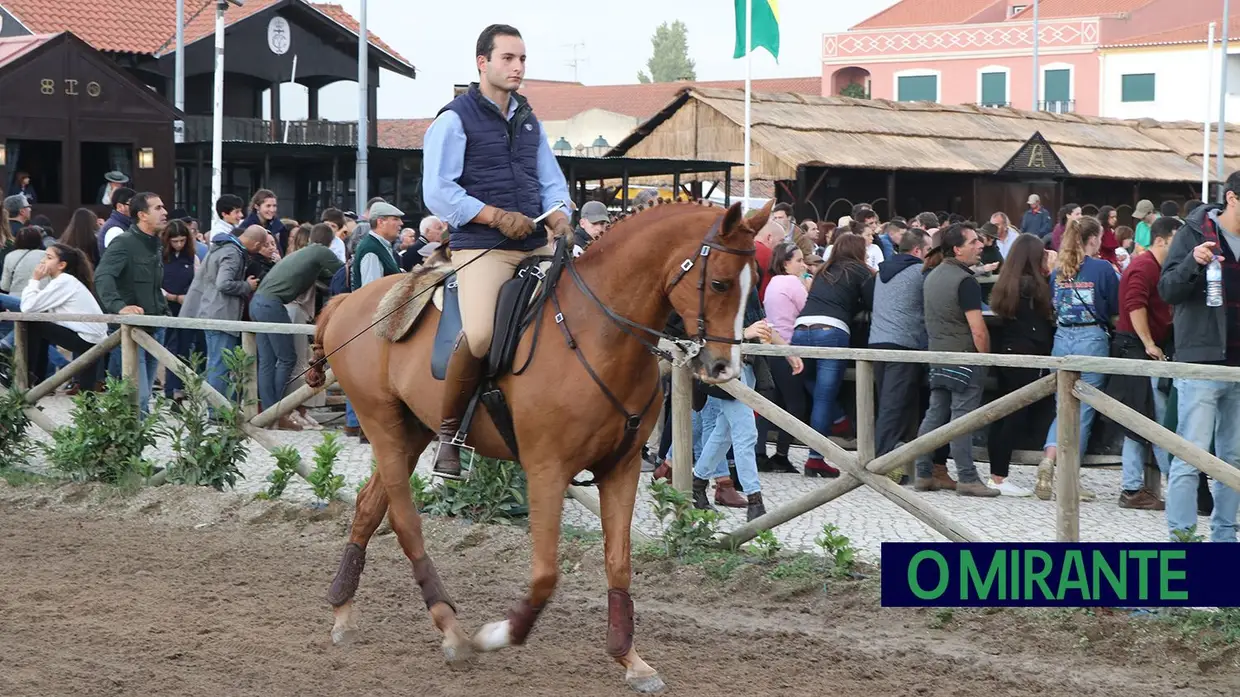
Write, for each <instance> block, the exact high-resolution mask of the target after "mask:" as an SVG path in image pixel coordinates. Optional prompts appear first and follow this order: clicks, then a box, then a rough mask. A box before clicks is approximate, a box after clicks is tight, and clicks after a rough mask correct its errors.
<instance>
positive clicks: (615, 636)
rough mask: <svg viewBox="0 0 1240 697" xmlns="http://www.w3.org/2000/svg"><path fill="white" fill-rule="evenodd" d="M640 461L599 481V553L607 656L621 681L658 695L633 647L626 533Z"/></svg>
mask: <svg viewBox="0 0 1240 697" xmlns="http://www.w3.org/2000/svg"><path fill="white" fill-rule="evenodd" d="M640 476H641V458H640V457H638V456H636V455H635V456H634V457H632V458H629V459H628V460H627V461H621V462H620V463H618V464H617V465H616V466H615V467H613V468H612V469H611V471H610V472H607V473H606V474H604V475H603V476H602V477H601V478H600V481H599V506H600V513H601V514H602V519H603V554H604V557H605V562H606V565H607V654H608V655H609V656H611V657H612V658H614V659H615V660H616V662H617V663H619V664H620V665H622V666H624V668H625V675H624V679H625V681H626V682H627V683H628V684H629V687H631V688H633V689H634V690H636V691H637V692H646V693H649V692H659V691H661V690H662V689H663V687H664V685H663V680H662V679H661V678H660V677H659V673H658V672H657V671H656V670H655V669H654V668H651V667H650V666H649V665H648V664H647V663H646V662H645V661H643V660H642V659H641V656H638V655H637V650H636V649H634V648H633V599H632V597H631V596H630V595H629V584H630V582H631V579H632V571H633V568H632V564H631V556H630V555H631V546H630V530H631V527H630V526H631V525H632V523H633V506H634V504H635V503H636V501H637V483H638V479H639V477H640Z"/></svg>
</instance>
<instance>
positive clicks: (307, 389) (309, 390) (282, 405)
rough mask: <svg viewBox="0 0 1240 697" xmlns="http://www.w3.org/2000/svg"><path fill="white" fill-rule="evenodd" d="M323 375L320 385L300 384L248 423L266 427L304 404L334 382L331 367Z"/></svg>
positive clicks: (334, 375)
mask: <svg viewBox="0 0 1240 697" xmlns="http://www.w3.org/2000/svg"><path fill="white" fill-rule="evenodd" d="M323 377H324V379H323V384H322V385H321V386H319V387H311V386H309V385H302V386H301V387H298V388H297V389H296V390H293V391H292V392H290V393H289V394H288V395H286V396H285V397H284V399H281V400H280V401H279V402H276V404H275V406H273V407H272V408H270V409H264V410H262V411H261V412H259V413H258V414H257V415H256V416H254V418H252V419H250V424H251V425H253V426H255V427H257V428H267V427H268V426H270V425H272V424H274V423H275V422H277V421H279V420H280V419H282V418H284V417H285V416H288V415H289V414H291V413H292V412H293V410H295V409H297V407H299V406H301V405H302V404H304V403H305V402H306V400H308V399H310V398H311V397H313V396H315V395H316V394H318V393H320V392H322V391H324V390H326V389H327V388H329V387H331V386H332V385H334V384H336V374H335V373H333V372H332V370H331V368H328V369H327V372H326V373H324V375H323Z"/></svg>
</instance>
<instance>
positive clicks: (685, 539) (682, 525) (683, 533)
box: [650, 479, 723, 557]
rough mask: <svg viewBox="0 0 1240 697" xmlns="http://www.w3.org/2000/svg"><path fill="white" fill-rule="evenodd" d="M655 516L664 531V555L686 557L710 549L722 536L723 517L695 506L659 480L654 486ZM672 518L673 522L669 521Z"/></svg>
mask: <svg viewBox="0 0 1240 697" xmlns="http://www.w3.org/2000/svg"><path fill="white" fill-rule="evenodd" d="M650 496H651V498H653V499H654V513H655V516H656V517H658V519H659V527H660V529H661V530H662V531H663V546H664V552H665V553H666V554H667V555H668V556H677V557H684V556H685V555H686V554H688V553H689V552H692V551H695V550H701V549H705V548H707V547H711V546H713V544H714V541H715V535H716V534H718V533H719V523H720V522H722V521H723V514H722V513H720V512H719V511H709V510H707V511H703V510H698V509H696V508H694V507H693V501H691V500H690V499H689V497H688V496H687V495H686V494H685V493H684V492H681V491H678V490H677V489H676V488H675V487H673V486H672V485H671V484H669V483H667V482H666V481H664V480H662V479H660V480H656V481H654V482H652V483H651V485H650ZM669 519H670V520H669Z"/></svg>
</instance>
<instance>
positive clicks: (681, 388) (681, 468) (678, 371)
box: [672, 355, 693, 493]
mask: <svg viewBox="0 0 1240 697" xmlns="http://www.w3.org/2000/svg"><path fill="white" fill-rule="evenodd" d="M678 357H679V355H678ZM672 485H673V486H675V487H676V489H678V490H679V491H683V492H685V493H688V492H690V491H692V490H693V372H692V369H691V368H690V367H689V364H688V363H686V364H685V365H683V366H681V367H675V366H673V367H672Z"/></svg>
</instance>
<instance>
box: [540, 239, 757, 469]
mask: <svg viewBox="0 0 1240 697" xmlns="http://www.w3.org/2000/svg"><path fill="white" fill-rule="evenodd" d="M722 221H723V216H722V215H720V216H719V218H718V219H716V220H715V222H714V224H712V225H711V226H710V230H708V231H707V233H706V237H705V238H704V239H703V240H702V246H701V247H700V248H699V249H698V252H697V254H696V255H695V256H694V257H692V258H689V259H685V260H684V261H683V262H682V263H681V264H680V273H678V274H676V277H675V278H674V279H672V282H671V284H670V285H668V287H667V290H666V291H665V292H666V293H671V291H672V289H673V288H675V287H676V284H678V283H680V281H681V280H682V279H683V278H684V277H685V275H686V274H688V273H689V271H690V270H691V269H693V267H694V266H698V262H699V261H700V262H701V264H700V268H701V272H700V273H699V276H698V284H697V289H698V333H697V336H696V337H695V338H694V339H692V340H684V339H679V338H677V337H673V336H671V335H669V334H667V333H665V332H662V331H659V330H657V329H654V328H652V327H647V326H646V325H644V324H639V323H637V322H634V321H633V320H630V319H628V318H627V317H624V316H623V315H621V314H619V313H618V312H616V311H615V310H613V309H611V308H610V307H608V305H607V303H605V302H603V301H602V300H601V299H600V298H599V297H598V295H596V294H595V293H594V291H592V290H591V289H590V287H589V286H588V285H587V284H586V282H585V279H583V278H582V277H581V274H580V273H578V271H577V266H576V264H575V263H574V261H573V259H572V256H571V254H569V252H568V246H567V244H563V245H560V247H559V248H558V249H557V250H556V256H557V257H559V258H558V259H557V260H556V261H557V263H556V264H555V266H560V265H563V266H566V267H567V268H568V273H569V275H570V276H572V278H573V283H575V284H576V285H577V288H579V289H580V290H581V292H582V293H583V294H584V295H585V296H586V297H587V298H589V299H590V300H591V302H593V303H594V304H595V305H596V306H597V307H598V308H599V309H600V310H602V312H603V314H604V315H605V316H606V317H607V318H608V319H609V320H611V322H612V323H613V324H615V325H616V326H617V327H619V328H620V329H621V331H623V332H624V333H625V334H628V335H629V336H631V337H633V338H634V339H636V340H637V341H638V342H639V343H641V344H642V345H643V346H645V347H646V349H647V350H648V351H650V352H651V353H652V354H654V355H656V356H658V357H660V358H663V359H665V360H667V361H669V362H671V363H672V364H673V365H676V366H677V367H680V366H681V365H684V364H685V363H686V362H688V361H689V360H691V359H692V358H693V357H695V356H697V354H698V353H699V352H700V351H701V349H702V347H703V346H705V345H706V342H708V341H714V342H719V343H726V344H731V345H736V344H739V343H741V340H740V339H736V338H733V337H720V336H713V335H710V334H707V333H706V319H705V312H706V281H707V275H706V267H707V266H708V264H709V261H710V252H711V250H712V249H714V250H717V251H719V252H724V253H727V254H736V255H738V256H753V255H754V254H755V252H756V250H755V249H732V248H731V247H728V246H726V245H722V244H720V243H719V242H718V241H717V240H716V236H717V234H718V232H719V227H720V224H721V223H722ZM548 295H549V296H550V300H551V304H552V305H553V306H554V307H555V312H556V314H555V323H556V326H558V327H559V328H560V333H561V334H563V335H564V341H565V343H567V344H568V347H569V349H571V350H572V352H573V355H575V356H576V357H577V361H578V362H580V363H581V365H582V367H584V368H585V370H586V373H587V374H588V375H589V376H590V379H591V380H593V381H594V384H595V385H597V386H598V388H599V390H600V391H602V393H603V396H604V397H606V398H607V401H608V402H610V403H611V405H612V407H613V408H614V409H615V410H616V411H618V412H619V413H620V415H621V416H623V417H624V419H625V424H624V440H622V441H621V442H620V445H619V446H617V447H616V449H615V450H614V451H612V453H611V455H609V456H608V457H607V458H606V459H604V460H603V461H602V462H601V463H599V464H598V465H596V466H597V467H598V468H599V469H607V468H610V467H612V466H613V465H615V464H616V463H617V462H618V461H619V460H620V458H621V457H623V456H624V453H626V452H628V450H629V449H630V448H632V446H633V440H634V439H635V438H636V436H637V431H638V429H639V428H640V427H641V419H642V415H644V414H645V413H646V412H647V411H649V410H650V406H651V405H652V404H654V401H655V399H656V398H657V397H658V396H659V390H660V385H659V381H658V380H656V381H655V384H654V391H653V392H652V393H651V395H650V399H648V400H646V404H645V405H644V406H643V407H642V408H641V410H640V411H638V412H637V413H630V412H629V410H628V409H627V408H625V406H624V402H622V401H620V399H619V398H618V397H616V395H615V393H614V392H612V391H611V389H610V388H608V387H607V384H606V383H604V382H603V380H602V378H600V377H599V376H598V373H596V372H594V368H593V367H592V366H591V365H590V362H589V360H587V359H586V357H585V355H584V354H583V353H582V352H581V347H580V346H579V345H578V344H577V340H576V339H575V338H574V337H573V333H572V331H571V330H570V329H569V328H568V322H567V321H566V320H565V318H564V312H563V310H562V309H561V307H560V299H559V296H558V294H556V292H555V288H554V286H552V287H551V289H550V291H549V293H548ZM745 301H746V300H745V299H744V298H742V299H741V302H745ZM634 330H637V331H641V332H645V333H646V334H648V335H649V336H651V337H655V338H656V339H666V340H668V341H671V342H672V343H674V344H676V345H677V346H678V347H680V348H681V349H682V350H683V351H684V354H685V357H684V358H683V359H680V360H676V358H675V357H674V356H673V355H672V354H671V353H670V352H668V351H666V350H664V349H661V348H659V346H658V344H657V343H652V342H651V341H650V340H648V339H647V338H645V337H643V336H641V335H640V334H638V333H637V331H634ZM530 353H531V355H532V354H533V347H531V349H530ZM527 364H528V361H527Z"/></svg>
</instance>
